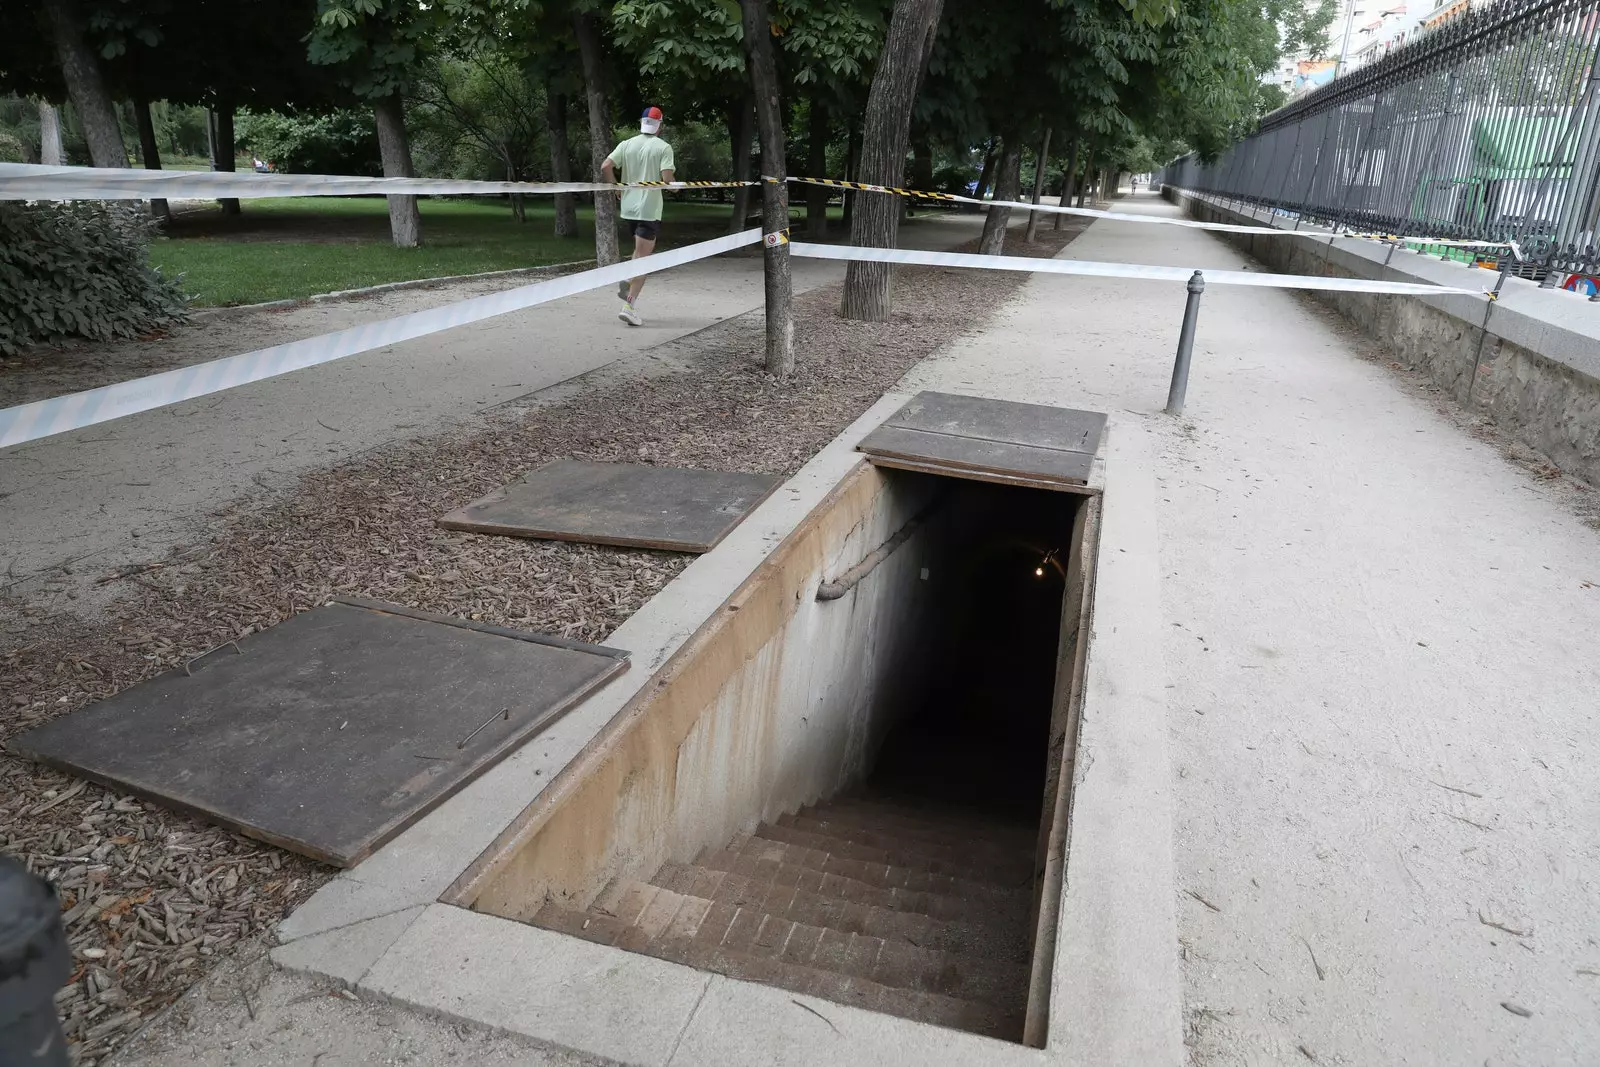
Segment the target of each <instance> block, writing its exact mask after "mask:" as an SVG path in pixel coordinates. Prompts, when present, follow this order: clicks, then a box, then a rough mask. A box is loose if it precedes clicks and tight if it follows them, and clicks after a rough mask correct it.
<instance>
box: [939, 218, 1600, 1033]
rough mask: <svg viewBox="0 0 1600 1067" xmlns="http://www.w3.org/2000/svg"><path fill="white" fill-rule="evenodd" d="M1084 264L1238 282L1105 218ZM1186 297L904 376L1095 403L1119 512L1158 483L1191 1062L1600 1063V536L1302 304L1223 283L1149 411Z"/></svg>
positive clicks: (1230, 254) (1119, 293) (1099, 299)
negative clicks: (1171, 412) (1183, 381)
mask: <svg viewBox="0 0 1600 1067" xmlns="http://www.w3.org/2000/svg"><path fill="white" fill-rule="evenodd" d="M1120 206H1122V207H1123V208H1124V209H1131V210H1139V211H1144V212H1149V213H1156V214H1159V213H1175V210H1176V209H1173V208H1170V207H1169V206H1168V205H1166V204H1164V203H1161V202H1160V201H1157V200H1155V199H1153V198H1148V197H1144V198H1137V199H1135V200H1131V201H1123V202H1122V203H1121V205H1120ZM1067 255H1068V256H1069V257H1070V258H1076V259H1100V260H1117V261H1122V262H1134V263H1159V264H1172V265H1179V266H1184V267H1191V266H1194V267H1217V268H1223V267H1239V266H1243V265H1245V264H1246V262H1247V261H1246V260H1244V259H1243V258H1242V257H1241V256H1240V255H1239V254H1238V253H1236V252H1234V251H1233V250H1232V249H1230V248H1229V247H1228V246H1226V245H1224V244H1223V243H1222V242H1220V241H1218V240H1216V239H1214V238H1212V237H1210V236H1209V235H1206V234H1204V233H1202V232H1198V231H1194V230H1187V229H1180V228H1177V227H1158V226H1139V225H1134V224H1127V223H1123V224H1117V223H1107V222H1100V223H1097V224H1095V226H1093V227H1092V228H1091V229H1090V230H1089V231H1088V232H1087V233H1085V234H1084V235H1083V236H1082V237H1080V238H1078V240H1077V241H1076V242H1074V243H1073V244H1072V245H1071V246H1070V247H1069V248H1068V249H1067ZM1183 299H1184V297H1183V292H1182V287H1181V286H1180V285H1176V284H1171V283H1137V282H1123V281H1115V280H1099V279H1089V278H1064V277H1049V276H1040V277H1036V278H1035V279H1034V280H1033V281H1032V282H1031V283H1030V297H1029V298H1028V299H1026V300H1024V301H1021V302H1019V303H1018V304H1016V305H1013V307H1012V308H1011V309H1010V310H1008V311H1007V312H1006V313H1004V314H1003V316H1002V317H1001V319H1000V320H999V321H998V322H997V323H995V324H994V325H993V326H992V327H991V328H990V329H988V330H986V331H985V332H984V333H983V334H982V335H980V336H978V337H976V338H974V339H973V340H971V341H970V343H967V344H963V345H958V346H956V348H955V349H954V350H953V351H951V352H949V353H948V354H946V355H945V356H942V357H940V358H936V359H934V360H930V361H928V362H927V363H924V364H923V365H922V366H921V367H919V368H918V369H917V370H916V371H914V372H913V373H912V375H911V376H910V380H911V384H912V385H913V386H915V387H934V388H948V389H956V390H964V391H969V392H980V393H987V394H991V395H996V396H1009V397H1012V398H1016V399H1026V400H1033V401H1038V402H1045V403H1057V404H1062V405H1067V406H1077V407H1089V408H1096V409H1100V410H1105V411H1107V412H1109V413H1110V415H1111V423H1110V426H1109V430H1108V442H1109V444H1108V448H1109V459H1108V464H1107V496H1108V501H1109V500H1110V499H1111V497H1112V495H1113V494H1115V493H1117V491H1118V486H1119V485H1128V484H1140V483H1143V484H1153V485H1154V486H1155V487H1156V488H1155V489H1154V492H1155V495H1156V497H1157V498H1158V499H1157V500H1156V501H1155V502H1154V508H1153V509H1152V510H1154V511H1155V514H1156V522H1155V525H1156V534H1157V538H1158V543H1159V551H1158V553H1157V558H1156V559H1154V560H1152V561H1151V565H1152V566H1158V567H1159V570H1160V575H1159V589H1160V595H1159V605H1160V606H1159V614H1160V620H1159V622H1160V626H1159V630H1160V632H1161V633H1163V634H1164V637H1163V638H1162V639H1161V641H1160V644H1161V648H1160V649H1159V652H1160V655H1159V656H1156V657H1153V658H1154V660H1155V662H1156V663H1157V664H1160V663H1162V662H1164V665H1165V670H1164V673H1165V678H1164V680H1163V682H1162V684H1163V685H1164V686H1165V687H1166V688H1165V692H1166V694H1167V706H1166V715H1167V723H1168V725H1169V727H1170V730H1169V751H1170V755H1171V764H1172V766H1171V773H1172V775H1173V776H1174V777H1173V780H1172V792H1171V796H1172V803H1173V812H1174V814H1173V822H1174V826H1173V833H1174V857H1175V862H1174V868H1175V885H1174V886H1173V895H1174V897H1175V900H1176V905H1175V906H1176V909H1177V918H1178V934H1179V940H1180V946H1181V948H1180V950H1179V951H1180V952H1181V956H1182V965H1181V968H1182V989H1183V1001H1184V1012H1185V1021H1186V1023H1187V1026H1186V1034H1185V1039H1186V1041H1187V1043H1188V1045H1189V1051H1190V1056H1191V1058H1192V1062H1193V1063H1195V1064H1199V1065H1209V1064H1269V1063H1270V1064H1283V1063H1311V1062H1315V1063H1318V1064H1378V1063H1382V1064H1400V1063H1406V1064H1440V1063H1460V1064H1474V1065H1476V1064H1485V1063H1486V1064H1491V1065H1500V1064H1577V1063H1594V1062H1596V1057H1600V832H1597V831H1600V779H1597V777H1596V773H1595V768H1596V767H1597V766H1600V715H1597V714H1596V709H1597V706H1600V655H1597V654H1596V644H1595V639H1596V635H1597V634H1600V532H1597V531H1596V530H1594V529H1592V528H1590V527H1588V526H1586V525H1584V523H1583V522H1582V521H1580V520H1579V519H1578V518H1576V517H1575V516H1574V515H1573V514H1572V513H1571V512H1570V511H1569V510H1568V509H1567V508H1566V507H1565V506H1563V504H1562V503H1561V500H1560V495H1561V494H1560V490H1559V489H1558V488H1555V487H1552V486H1550V485H1549V484H1548V483H1544V482H1540V481H1538V480H1536V479H1534V478H1532V477H1530V476H1529V475H1528V474H1527V473H1525V472H1524V471H1523V470H1521V469H1519V468H1517V467H1515V466H1513V465H1512V464H1510V463H1509V462H1507V461H1506V460H1505V459H1504V458H1503V457H1502V456H1501V455H1500V454H1499V453H1498V452H1497V451H1496V450H1495V449H1494V448H1493V447H1491V446H1489V445H1487V444H1484V443H1482V442H1480V441H1479V440H1477V439H1475V438H1473V437H1472V436H1470V435H1468V434H1467V433H1465V432H1463V431H1462V430H1460V429H1458V428H1457V426H1456V425H1455V424H1453V423H1452V422H1451V421H1448V420H1447V419H1446V418H1445V417H1444V416H1442V415H1441V414H1439V413H1438V412H1437V411H1436V410H1435V409H1434V407H1433V405H1432V403H1431V402H1424V401H1421V400H1418V399H1416V398H1415V397H1414V396H1413V395H1412V393H1411V392H1410V391H1408V390H1407V388H1405V387H1404V386H1403V384H1402V383H1401V382H1400V380H1399V379H1398V378H1397V377H1396V376H1395V375H1394V374H1393V373H1392V372H1391V371H1390V370H1389V369H1387V368H1386V367H1385V366H1384V365H1382V364H1379V363H1373V362H1368V361H1366V360H1363V359H1361V358H1360V357H1359V355H1358V351H1359V350H1360V344H1359V343H1358V342H1353V341H1352V340H1351V336H1352V335H1351V333H1350V332H1348V331H1347V330H1346V329H1344V328H1342V327H1338V326H1336V325H1333V321H1334V320H1330V318H1329V317H1328V316H1327V315H1325V314H1323V313H1321V312H1319V311H1313V310H1312V309H1311V308H1310V307H1309V306H1308V305H1307V303H1305V302H1304V298H1301V297H1298V296H1294V295H1291V294H1288V293H1286V292H1283V291H1277V290H1263V289H1237V288H1235V289H1229V288H1222V287H1213V288H1212V289H1211V290H1209V291H1208V292H1207V293H1206V294H1205V297H1204V304H1203V307H1202V310H1201V313H1200V322H1199V331H1198V340H1197V343H1196V349H1195V359H1194V373H1193V377H1192V379H1191V382H1190V386H1189V396H1188V406H1187V410H1186V413H1185V416H1184V417H1183V418H1182V419H1180V420H1173V419H1169V418H1167V417H1166V416H1164V415H1161V414H1159V411H1160V409H1161V407H1162V405H1163V404H1164V402H1165V399H1166V391H1167V383H1168V378H1169V375H1170V373H1171V362H1172V354H1173V349H1174V344H1175V340H1176V335H1177V330H1178V323H1179V319H1180V316H1181V311H1182V306H1183ZM1135 446H1136V447H1135ZM1145 446H1148V447H1145ZM1141 452H1143V453H1144V455H1145V456H1147V457H1152V461H1148V462H1143V463H1141V461H1138V460H1136V459H1134V457H1136V456H1138V455H1139V454H1140V453H1141ZM1119 457H1120V461H1121V467H1120V469H1119ZM1130 463H1135V464H1139V465H1142V466H1146V467H1153V470H1130V469H1129V464H1130ZM1149 473H1153V475H1154V478H1153V481H1152V480H1147V479H1144V478H1142V477H1139V476H1142V475H1145V474H1149ZM1130 551H1131V549H1130ZM1097 636H1098V634H1097ZM1088 773H1090V774H1093V773H1094V771H1093V770H1091V771H1089V772H1088ZM1075 832H1076V831H1075ZM1070 877H1071V870H1070V869H1069V878H1070ZM1139 890H1140V887H1138V886H1126V887H1120V888H1119V891H1125V892H1138V891H1139Z"/></svg>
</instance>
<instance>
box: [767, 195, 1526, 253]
mask: <svg viewBox="0 0 1600 1067" xmlns="http://www.w3.org/2000/svg"><path fill="white" fill-rule="evenodd" d="M764 180H767V181H770V180H772V179H764ZM789 181H792V182H800V183H802V184H804V185H821V186H824V187H826V188H830V189H854V190H858V191H860V192H865V193H887V194H889V195H891V196H908V197H912V198H913V199H916V198H925V199H928V200H932V201H935V202H937V203H952V204H976V205H977V206H979V207H1009V208H1014V209H1016V210H1018V211H1039V212H1043V213H1044V214H1047V215H1081V216H1083V217H1085V218H1091V219H1107V220H1109V221H1112V222H1142V223H1151V224H1154V225H1158V226H1182V227H1185V228H1187V229H1192V230H1212V231H1215V232H1218V233H1249V234H1255V235H1257V236H1260V237H1309V238H1314V239H1321V238H1327V237H1336V238H1351V239H1354V240H1364V241H1399V242H1402V243H1405V242H1410V243H1411V244H1425V245H1437V246H1441V247H1443V246H1447V245H1448V246H1451V247H1454V248H1509V249H1511V254H1512V255H1513V256H1515V257H1516V258H1517V259H1518V260H1521V259H1522V258H1523V257H1522V249H1521V248H1520V247H1519V246H1518V245H1517V243H1516V242H1515V241H1451V240H1445V239H1443V238H1438V237H1402V236H1400V235H1398V234H1390V233H1330V232H1328V231H1326V230H1322V231H1318V230H1285V229H1282V228H1280V227H1277V226H1250V225H1246V224H1243V223H1234V222H1202V221H1200V220H1199V219H1173V218H1165V217H1163V216H1160V215H1130V214H1128V213H1127V212H1122V211H1101V210H1100V209H1099V208H1090V207H1069V206H1067V205H1065V204H1032V203H1028V202H1026V201H1023V200H979V199H978V198H977V197H973V196H958V195H956V194H955V193H927V194H924V193H919V192H917V191H916V190H914V189H896V188H893V187H891V186H887V185H868V184H866V183H863V182H838V181H832V180H829V181H818V180H817V179H815V178H790V179H789ZM1188 195H1190V196H1193V195H1195V194H1193V193H1190V194H1188Z"/></svg>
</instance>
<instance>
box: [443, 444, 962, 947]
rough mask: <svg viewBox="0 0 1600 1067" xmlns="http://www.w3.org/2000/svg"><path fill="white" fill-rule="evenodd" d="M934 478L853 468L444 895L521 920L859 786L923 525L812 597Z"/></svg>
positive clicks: (915, 508) (916, 613)
mask: <svg viewBox="0 0 1600 1067" xmlns="http://www.w3.org/2000/svg"><path fill="white" fill-rule="evenodd" d="M934 481H935V480H934V479H928V478H923V477H920V476H912V477H890V476H887V475H886V474H885V473H884V472H882V471H880V470H878V469H877V468H875V467H872V466H870V465H868V464H865V463H863V464H862V465H861V466H859V467H857V468H856V469H855V470H854V472H853V473H852V474H851V475H850V476H849V477H847V478H846V479H845V481H844V482H842V483H841V484H840V486H839V487H838V488H837V489H836V490H835V491H834V492H833V494H832V495H831V496H830V497H829V498H828V499H827V500H825V501H824V502H823V503H822V504H820V505H818V507H817V508H816V510H814V511H813V512H812V513H811V515H810V516H809V517H808V518H807V519H806V521H805V522H803V523H802V524H801V526H800V527H799V528H798V529H797V530H796V531H795V532H794V533H793V534H791V535H790V536H789V537H788V538H787V539H786V540H785V541H784V542H783V543H782V544H781V545H779V546H778V547H777V548H776V549H775V550H774V551H773V553H772V555H771V556H770V558H769V559H768V560H767V562H766V563H765V564H763V565H762V567H761V568H760V569H759V570H758V571H757V572H756V573H755V574H754V575H753V576H752V577H751V578H750V579H749V580H748V581H746V582H745V584H744V585H743V586H742V587H741V588H740V589H739V591H738V592H737V593H735V594H734V596H733V597H732V598H731V599H730V600H729V601H728V603H727V604H725V605H724V607H723V609H722V610H721V611H719V612H718V613H717V615H716V616H714V617H713V618H712V619H711V620H710V621H709V622H707V623H706V624H705V625H704V626H703V627H702V629H701V631H700V632H699V633H698V634H696V635H695V637H694V638H692V639H691V640H690V641H689V642H688V644H687V645H686V646H685V647H684V648H683V649H682V650H681V651H680V652H679V653H678V654H677V655H676V656H674V657H673V659H671V660H669V661H668V662H667V664H666V665H665V666H664V667H663V668H662V671H661V674H660V676H659V677H658V678H657V679H656V681H655V682H654V683H652V684H651V685H650V686H649V687H648V688H647V689H645V690H644V691H643V692H641V693H640V695H639V696H638V697H636V698H635V699H634V700H633V701H632V702H631V703H630V704H629V705H628V706H627V707H626V708H624V709H623V711H622V712H621V713H620V714H619V715H618V716H617V717H616V718H615V719H614V720H613V721H612V722H611V724H610V725H609V726H608V727H607V728H606V729H605V730H604V731H602V733H601V734H600V735H599V736H598V737H597V738H596V739H595V741H594V742H593V743H592V744H591V746H590V749H589V750H588V751H587V752H586V753H585V754H584V755H583V756H581V757H580V758H579V759H577V760H576V761H574V763H573V764H572V765H570V766H569V767H568V768H567V770H566V771H565V772H563V775H562V777H561V778H559V779H557V781H556V782H554V783H553V784H552V786H551V787H550V789H548V790H547V791H546V792H545V793H544V794H542V795H541V797H540V799H539V800H538V801H536V802H535V804H534V805H533V806H531V807H530V808H529V809H528V810H526V811H525V812H524V813H523V814H522V816H521V817H520V818H519V819H518V820H517V821H516V822H515V823H514V824H513V825H512V826H511V827H510V828H509V829H508V830H507V831H506V833H504V834H502V835H501V838H500V840H499V841H497V842H496V844H495V845H494V846H492V847H491V848H490V849H488V850H487V851H486V852H485V853H484V855H483V856H481V857H480V858H479V860H478V861H477V862H476V863H474V864H473V866H472V868H471V869H469V870H468V871H467V873H466V874H465V875H463V877H462V878H461V880H459V881H458V882H457V884H456V887H455V888H454V889H453V890H452V891H451V893H450V894H448V895H447V899H448V900H450V902H452V903H457V904H463V905H468V906H471V907H474V908H476V909H477V910H479V911H486V912H490V913H493V914H496V915H502V916H505V917H507V918H513V919H522V920H526V919H529V918H531V917H532V916H533V914H534V913H535V912H536V911H538V910H539V908H540V907H541V906H542V905H543V904H545V903H546V902H554V903H556V904H559V905H561V906H566V907H574V908H584V907H587V906H588V905H589V903H590V902H591V901H592V899H593V898H594V897H595V895H596V894H598V893H599V892H600V890H601V889H602V888H604V887H605V886H606V885H607V884H608V883H610V882H612V881H613V880H615V879H619V878H623V879H628V878H632V879H641V880H642V879H646V878H648V877H649V876H650V875H651V874H652V873H654V872H655V871H656V870H657V869H658V868H660V867H661V865H662V864H664V863H667V862H674V861H675V862H687V861H689V860H691V859H693V858H694V857H695V856H696V855H697V854H699V853H700V852H701V851H702V850H703V849H706V848H711V847H715V848H720V847H722V846H723V845H724V844H726V843H727V842H728V841H729V840H730V839H732V838H733V837H734V836H735V835H737V834H739V833H741V832H748V831H749V830H751V829H753V828H754V827H755V826H756V825H757V824H759V823H761V822H763V821H770V820H772V819H775V818H777V817H778V816H779V815H781V814H784V813H787V812H793V811H795V810H797V809H799V808H800V807H802V806H803V805H806V804H809V803H812V802H814V801H816V800H818V799H819V798H821V797H826V796H831V795H833V794H835V793H837V792H839V791H841V790H843V789H846V788H848V787H849V786H851V785H853V784H855V783H856V782H857V781H859V780H860V779H861V777H862V776H863V775H864V774H865V772H866V771H867V770H868V768H869V767H870V765H871V762H872V760H873V758H874V756H875V755H876V753H877V749H878V746H879V744H880V742H881V740H882V738H883V736H884V734H885V733H886V732H887V731H888V729H889V727H890V726H892V725H893V723H894V721H895V720H896V718H897V717H898V715H899V714H901V713H902V712H903V710H904V707H903V705H904V704H905V703H906V701H907V699H908V698H911V697H913V696H914V694H910V693H908V692H907V689H906V686H905V685H904V684H903V681H897V679H903V678H904V677H905V676H906V675H908V674H913V675H914V674H915V670H914V665H915V664H916V662H917V659H916V657H917V656H918V655H919V654H921V650H922V649H923V648H924V647H926V640H925V633H924V631H925V629H926V628H927V627H928V626H930V625H931V623H932V614H931V612H930V610H929V608H930V604H931V601H930V596H931V593H930V590H931V588H932V586H933V585H934V584H935V583H932V582H928V581H923V580H921V573H920V572H921V568H923V567H924V566H925V565H927V563H928V561H929V554H930V552H932V551H933V546H931V545H930V543H929V542H930V538H929V536H928V532H927V529H926V528H925V527H918V528H917V531H918V532H916V533H914V534H913V535H912V536H911V537H910V539H909V540H907V541H905V542H904V543H903V544H901V545H900V546H899V547H898V548H897V549H896V550H895V551H894V552H893V553H892V554H891V555H889V556H888V558H887V559H885V560H884V561H883V562H882V563H881V565H879V566H878V567H877V568H876V569H874V570H872V571H871V572H870V573H869V574H868V575H867V576H866V577H865V578H864V579H863V580H862V581H861V583H860V584H859V585H857V586H856V587H855V589H854V590H853V591H852V592H849V593H847V594H845V596H844V597H842V598H840V599H837V600H831V601H818V600H817V599H816V594H817V589H818V586H819V585H820V584H821V583H822V582H823V581H824V580H825V579H829V580H831V579H833V578H835V577H837V576H838V575H840V574H841V573H843V572H845V571H847V570H848V569H849V568H851V567H852V566H854V565H855V564H857V563H858V562H859V561H861V560H863V559H864V558H865V557H867V556H868V555H869V554H870V553H871V552H872V551H873V550H874V549H875V548H877V547H878V546H879V545H881V544H883V543H884V542H885V541H887V540H889V539H890V538H891V537H893V536H894V535H895V534H896V533H897V532H899V531H900V530H901V529H902V528H903V527H905V526H906V524H907V523H908V522H909V521H910V520H911V519H912V518H913V517H915V516H917V515H918V514H919V513H921V512H922V511H923V510H924V509H925V508H926V507H927V506H928V504H929V502H930V501H931V500H932V499H933V494H934V492H935V489H936V487H935V485H934ZM641 666H642V665H641ZM646 669H648V668H646Z"/></svg>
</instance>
